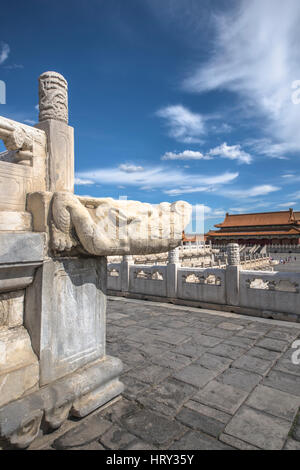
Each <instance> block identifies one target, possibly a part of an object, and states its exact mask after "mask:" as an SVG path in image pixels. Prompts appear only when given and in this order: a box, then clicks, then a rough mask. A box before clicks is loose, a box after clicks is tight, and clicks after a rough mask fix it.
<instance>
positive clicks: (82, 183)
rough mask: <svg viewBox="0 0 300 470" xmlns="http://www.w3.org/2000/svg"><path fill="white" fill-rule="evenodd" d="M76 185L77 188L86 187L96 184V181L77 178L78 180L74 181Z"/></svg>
mask: <svg viewBox="0 0 300 470" xmlns="http://www.w3.org/2000/svg"><path fill="white" fill-rule="evenodd" d="M74 183H75V184H76V185H77V186H86V185H90V184H94V181H92V180H88V179H82V178H78V177H76V178H75V179H74Z"/></svg>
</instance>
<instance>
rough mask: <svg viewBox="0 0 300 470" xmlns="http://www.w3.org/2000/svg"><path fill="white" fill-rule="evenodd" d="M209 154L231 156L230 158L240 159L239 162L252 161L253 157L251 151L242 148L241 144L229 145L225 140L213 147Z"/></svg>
mask: <svg viewBox="0 0 300 470" xmlns="http://www.w3.org/2000/svg"><path fill="white" fill-rule="evenodd" d="M208 153H209V155H212V156H219V157H222V158H229V159H230V160H238V162H239V163H247V164H249V163H251V162H252V157H251V155H250V154H249V153H247V152H245V151H244V150H242V149H241V146H240V145H227V143H226V142H224V143H223V144H222V145H219V146H218V147H215V148H213V149H211V150H210V151H209V152H208Z"/></svg>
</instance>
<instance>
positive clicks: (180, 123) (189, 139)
mask: <svg viewBox="0 0 300 470" xmlns="http://www.w3.org/2000/svg"><path fill="white" fill-rule="evenodd" d="M156 115H157V116H159V117H161V118H163V119H165V124H166V126H167V127H168V129H169V136H170V137H173V138H174V139H176V140H178V141H179V142H184V143H200V142H202V138H203V135H204V133H205V125H204V117H203V116H202V115H201V114H199V113H193V112H192V111H190V110H189V109H188V108H186V107H184V106H182V105H174V106H167V107H165V108H162V109H160V110H158V111H157V112H156Z"/></svg>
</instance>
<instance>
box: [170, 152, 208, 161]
mask: <svg viewBox="0 0 300 470" xmlns="http://www.w3.org/2000/svg"><path fill="white" fill-rule="evenodd" d="M211 159H212V157H210V156H209V155H203V153H201V152H195V151H193V150H184V151H183V152H179V153H175V152H166V153H165V154H164V155H163V156H162V157H161V160H211Z"/></svg>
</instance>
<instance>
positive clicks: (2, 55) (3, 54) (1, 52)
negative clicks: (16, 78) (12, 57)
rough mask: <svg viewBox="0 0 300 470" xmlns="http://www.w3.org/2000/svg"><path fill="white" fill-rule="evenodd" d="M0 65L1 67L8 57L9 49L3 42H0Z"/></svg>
mask: <svg viewBox="0 0 300 470" xmlns="http://www.w3.org/2000/svg"><path fill="white" fill-rule="evenodd" d="M0 48H1V49H0V65H2V64H3V63H4V62H5V61H6V59H7V58H8V56H9V53H10V47H9V45H8V44H6V43H5V42H0Z"/></svg>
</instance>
